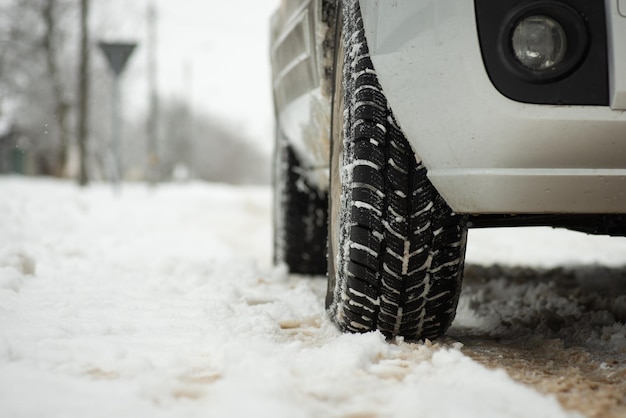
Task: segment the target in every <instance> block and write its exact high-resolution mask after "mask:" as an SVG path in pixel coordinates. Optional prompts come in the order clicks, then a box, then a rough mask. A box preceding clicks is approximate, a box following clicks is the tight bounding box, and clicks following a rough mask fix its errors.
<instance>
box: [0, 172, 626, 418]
mask: <svg viewBox="0 0 626 418" xmlns="http://www.w3.org/2000/svg"><path fill="white" fill-rule="evenodd" d="M0 196H1V198H0V416H2V417H41V416H46V417H111V416H115V417H118V418H119V417H140V416H145V417H160V416H163V417H185V418H187V417H204V416H206V417H244V416H251V417H263V416H267V417H272V418H276V417H289V418H292V417H352V418H355V417H460V416H462V417H481V418H484V417H532V418H537V417H551V418H554V417H568V416H577V413H576V412H571V411H570V412H568V411H566V410H565V409H563V406H561V405H562V404H563V405H565V406H567V407H569V408H574V409H579V410H583V411H585V414H587V415H589V416H593V415H594V414H595V412H593V411H591V412H588V410H585V409H581V408H580V406H578V405H577V404H576V403H575V402H574V403H571V402H568V401H567V399H569V398H567V397H564V396H562V393H561V392H563V391H562V390H561V389H562V388H559V387H557V388H556V389H554V386H555V385H557V384H558V382H563V379H565V377H564V378H563V379H561V380H559V378H560V377H561V376H560V375H559V373H565V372H566V371H567V370H568V369H567V364H569V363H568V362H569V360H567V359H564V357H563V356H567V355H574V354H576V355H579V356H580V357H581V358H583V357H584V359H583V360H584V362H583V363H574V364H573V365H572V367H573V368H574V369H576V368H577V367H578V370H580V368H581V367H582V366H580V365H581V364H584V367H587V368H593V367H596V369H597V370H586V371H585V370H583V372H585V373H586V374H585V373H581V374H580V375H576V376H578V378H579V380H580V379H583V380H584V379H593V378H594V376H596V375H598V376H600V377H599V378H598V379H599V380H598V381H600V380H602V379H604V380H602V381H603V382H604V383H606V384H607V385H609V386H610V388H611V390H613V392H612V393H613V397H612V398H607V399H608V400H607V401H606V402H607V403H608V406H606V407H605V408H604V409H601V410H600V411H601V412H602V413H606V412H607V411H611V412H615V411H623V409H622V410H620V409H619V407H620V405H621V406H624V398H625V396H626V392H624V391H623V389H624V387H623V386H620V382H623V381H624V379H623V378H621V377H620V376H622V377H623V373H624V371H623V369H624V357H625V354H624V353H625V352H626V340H625V338H624V335H625V330H626V328H625V327H624V320H625V319H626V296H619V295H620V294H621V295H624V294H626V292H624V284H626V278H625V277H623V276H624V270H623V269H621V266H622V265H623V264H624V260H626V240H619V239H610V238H605V237H586V236H584V235H581V234H575V233H570V232H567V231H551V230H545V229H538V230H530V231H520V232H515V233H513V232H512V231H499V232H498V233H492V232H489V231H471V233H470V241H469V242H470V244H469V249H468V262H469V263H470V264H472V265H471V266H470V267H469V269H468V280H467V282H466V288H465V289H464V293H463V296H462V299H461V304H460V309H459V314H458V317H457V320H456V322H455V324H454V326H453V328H452V329H451V331H450V333H449V336H448V337H446V338H444V339H443V340H442V341H439V342H437V343H432V344H431V343H426V344H421V343H413V342H405V341H402V340H394V341H385V339H384V338H383V337H382V336H381V335H380V334H378V333H370V334H366V335H342V334H341V333H339V332H338V331H337V330H336V329H335V328H334V327H333V326H332V324H330V323H329V322H328V320H327V319H326V317H325V315H324V312H323V295H324V292H325V283H324V280H323V278H314V279H305V278H300V277H295V276H290V275H288V274H286V272H285V271H284V270H283V269H281V268H275V267H272V266H271V263H270V256H271V223H270V218H271V216H270V206H271V197H270V191H269V189H267V188H241V187H239V188H232V187H228V186H221V185H210V184H202V183H188V184H171V185H165V186H159V187H157V188H154V189H151V188H149V187H147V186H143V185H125V186H124V187H123V189H122V190H121V191H120V192H119V193H116V192H113V191H112V190H111V189H110V188H109V186H106V185H95V186H93V187H91V188H89V189H86V190H80V189H78V188H77V187H75V186H74V185H73V184H70V183H67V182H58V181H52V180H26V179H21V178H3V179H0ZM494 262H499V263H502V264H508V265H513V266H514V265H522V266H529V267H538V266H539V267H546V268H550V267H555V266H559V265H565V266H571V265H572V264H577V265H580V264H582V265H584V266H586V267H580V266H579V267H576V268H574V267H570V268H569V270H568V269H565V270H558V269H557V270H554V269H553V270H536V269H533V270H529V269H525V270H524V269H519V268H517V269H512V268H511V269H509V268H500V269H498V268H493V267H489V268H487V267H481V266H480V265H483V266H487V265H490V264H491V263H494ZM594 263H600V264H601V265H602V266H604V267H598V266H594ZM538 272H539V273H538ZM535 276H537V277H535ZM592 276H593V277H592ZM596 276H598V277H599V278H600V279H601V280H600V281H597V280H595V281H594V280H591V279H594V278H595V277H596ZM555 277H556V278H559V279H558V280H555ZM535 278H536V279H537V280H534V279H535ZM486 279H489V280H486ZM620 279H624V280H623V281H620ZM592 282H593V283H600V284H601V286H598V285H596V286H595V287H594V286H593V285H592ZM622 283H623V284H622ZM605 285H606V286H605ZM572 289H575V290H576V292H570V293H568V294H566V293H567V292H568V291H570V290H572ZM577 292H578V293H577ZM592 295H597V297H595V296H594V297H592ZM499 347H502V349H500V348H499ZM529 353H531V354H529ZM532 353H538V354H540V355H541V356H543V357H540V358H538V357H537V356H535V355H534V354H532ZM533 359H534V360H535V361H536V362H535V363H532V361H531V360H533ZM541 359H545V362H543V363H542V361H543V360H541ZM603 359H610V361H608V360H607V361H604V360H603ZM550 362H551V363H550ZM481 363H482V364H485V365H486V366H488V367H485V366H483V365H482V364H481ZM518 366H519V367H518ZM531 366H532V367H531ZM494 367H495V368H506V369H507V371H508V373H509V374H510V375H512V376H514V377H515V378H516V379H517V380H518V381H522V382H526V383H529V384H531V385H533V386H532V387H531V386H525V385H522V384H521V383H517V382H516V381H514V380H513V379H512V378H511V377H510V376H509V374H507V372H505V371H504V370H502V369H494ZM533 367H534V369H533ZM516 372H519V373H516ZM526 372H527V373H526ZM541 373H544V375H545V376H546V378H547V377H550V376H552V377H553V378H554V379H553V383H554V385H552V386H551V387H543V386H542V385H541V384H538V383H537V382H536V381H533V376H535V377H536V376H539V375H541ZM594 373H595V374H594ZM620 373H621V375H620ZM611 376H612V377H611ZM616 376H617V377H616ZM611 379H613V380H611ZM535 380H537V379H535ZM539 380H541V381H542V382H543V381H545V380H546V379H544V378H543V377H541V376H540V378H539ZM611 382H613V383H611ZM597 387H598V385H596V388H597ZM600 389H601V390H602V389H603V387H601V385H600ZM539 390H541V391H544V392H549V393H555V394H556V395H558V396H559V398H558V399H559V400H561V403H559V402H558V400H557V397H556V396H555V395H544V394H541V393H540V392H539ZM587 395H588V394H587ZM587 395H585V394H583V395H580V396H587ZM620 396H621V398H620ZM620 402H621V404H620ZM583 403H584V402H583Z"/></svg>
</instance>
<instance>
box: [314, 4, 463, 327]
mask: <svg viewBox="0 0 626 418" xmlns="http://www.w3.org/2000/svg"><path fill="white" fill-rule="evenodd" d="M343 4H344V6H343V8H344V9H343V16H345V17H344V18H343V23H339V24H338V27H339V28H340V29H341V32H342V34H340V35H339V42H338V43H339V44H338V46H337V67H336V68H337V70H336V76H335V94H334V99H333V129H332V130H333V132H332V142H333V145H332V148H331V150H332V151H331V164H330V165H331V185H330V206H329V207H330V209H329V213H330V215H329V217H330V222H329V257H328V258H329V263H328V264H329V285H328V292H327V297H326V307H327V309H328V312H329V315H330V317H331V319H332V320H333V321H334V322H335V323H336V324H337V325H338V326H339V328H340V329H342V330H345V331H350V332H368V331H371V330H376V329H378V330H380V331H381V332H382V333H383V334H385V335H387V336H390V337H391V336H404V337H406V338H409V339H425V338H429V339H433V338H436V337H438V336H440V335H441V334H443V333H444V332H445V331H446V330H447V328H448V327H449V326H450V324H451V322H452V320H453V319H454V315H455V312H456V306H457V303H458V297H459V294H460V290H461V279H462V271H463V264H464V258H465V242H466V237H467V227H466V223H465V219H464V217H462V216H459V215H456V214H454V213H453V212H452V210H451V209H450V208H449V207H448V205H447V204H446V202H445V201H444V200H443V199H442V198H441V196H440V195H439V194H438V192H437V191H436V190H435V188H434V187H433V185H432V184H431V183H430V181H429V180H428V178H427V176H426V168H425V167H424V166H423V165H422V164H421V163H420V162H418V161H417V160H416V157H415V154H414V152H413V150H412V149H411V146H410V145H409V143H408V142H407V140H406V138H405V137H404V135H403V134H402V132H401V130H400V128H399V127H398V126H397V124H396V122H395V120H394V118H393V115H392V113H391V110H390V109H389V107H388V104H387V100H386V98H385V96H384V94H383V92H382V88H381V86H380V84H379V82H378V78H377V76H376V74H375V72H374V68H373V65H372V61H371V59H370V57H369V52H368V47H367V44H366V42H365V36H364V32H363V24H362V18H361V14H360V10H359V8H358V7H359V6H358V2H357V1H352V0H350V1H344V2H343ZM344 51H345V53H344ZM344 103H345V105H344Z"/></svg>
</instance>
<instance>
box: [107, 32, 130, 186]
mask: <svg viewBox="0 0 626 418" xmlns="http://www.w3.org/2000/svg"><path fill="white" fill-rule="evenodd" d="M98 45H99V46H100V50H101V51H102V52H103V53H104V55H105V57H106V58H107V61H108V63H109V67H110V68H111V71H112V72H113V87H112V92H111V97H112V105H111V106H112V109H111V114H112V119H111V132H112V135H111V136H112V147H113V159H114V162H113V167H112V170H111V172H112V173H111V174H112V175H111V178H112V180H113V183H114V184H115V185H119V183H120V181H121V177H122V152H121V144H120V142H121V138H120V136H121V135H120V130H121V117H120V115H121V112H120V75H121V74H122V72H123V71H124V67H125V66H126V63H127V61H128V58H130V56H131V54H132V53H133V50H134V49H135V47H136V46H137V44H136V43H121V42H116V43H110V42H100V43H99V44H98Z"/></svg>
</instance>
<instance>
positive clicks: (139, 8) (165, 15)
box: [91, 0, 278, 148]
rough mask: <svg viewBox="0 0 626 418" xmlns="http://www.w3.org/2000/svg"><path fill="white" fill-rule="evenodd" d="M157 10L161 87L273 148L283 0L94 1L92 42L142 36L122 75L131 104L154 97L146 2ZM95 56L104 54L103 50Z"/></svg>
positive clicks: (140, 107)
mask: <svg viewBox="0 0 626 418" xmlns="http://www.w3.org/2000/svg"><path fill="white" fill-rule="evenodd" d="M150 1H154V3H155V5H156V6H157V10H158V21H157V27H158V35H157V44H158V47H157V48H158V86H159V90H160V91H161V93H162V94H163V95H166V96H167V95H174V96H178V97H181V98H184V99H185V100H189V101H190V102H191V103H192V106H193V109H194V110H195V111H196V112H209V113H211V114H213V115H216V116H218V117H220V118H223V119H225V121H226V122H227V123H229V124H231V125H233V126H236V127H237V128H238V129H241V130H242V131H243V132H244V133H245V134H246V136H248V137H249V138H251V139H253V140H257V139H258V141H260V142H262V143H263V145H264V148H270V147H271V139H272V136H273V134H272V132H273V122H272V110H271V109H272V104H271V93H270V92H271V89H270V76H269V74H270V71H269V18H270V15H271V13H272V12H273V11H274V10H275V9H276V8H277V6H278V0H228V1H223V0H176V1H173V0H134V1H132V2H130V1H128V0H110V1H107V2H103V1H98V2H96V1H94V2H92V10H91V17H92V20H93V22H94V24H93V27H94V32H95V33H96V34H94V38H96V39H94V41H95V42H97V41H99V40H109V41H114V40H124V41H128V40H134V41H137V42H138V43H139V46H138V48H137V49H136V51H135V53H134V55H133V56H132V57H131V59H130V61H129V63H128V67H127V68H126V72H125V74H124V78H123V92H124V95H125V100H124V101H125V104H126V109H128V111H133V112H134V111H137V112H142V111H144V110H145V109H146V108H147V104H148V83H147V56H148V55H147V49H146V40H147V32H148V29H147V24H146V16H147V7H148V4H149V3H150ZM96 55H98V56H97V57H96V58H95V59H97V60H100V59H102V57H101V56H99V54H96Z"/></svg>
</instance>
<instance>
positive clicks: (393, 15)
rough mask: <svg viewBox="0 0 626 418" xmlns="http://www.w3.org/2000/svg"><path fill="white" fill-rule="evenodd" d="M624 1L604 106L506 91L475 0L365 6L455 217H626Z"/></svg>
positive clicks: (613, 20) (413, 134) (379, 66)
mask: <svg viewBox="0 0 626 418" xmlns="http://www.w3.org/2000/svg"><path fill="white" fill-rule="evenodd" d="M618 4H621V3H618V1H617V0H613V1H607V9H608V11H607V27H608V31H609V34H608V38H609V80H610V86H609V87H610V97H611V106H612V107H611V106H606V107H602V106H555V105H534V104H526V103H520V102H516V101H513V100H510V99H508V98H506V97H504V96H503V95H502V94H500V93H499V92H498V91H497V90H496V89H495V88H494V86H493V84H492V83H491V81H490V80H489V77H488V75H487V73H486V71H485V67H484V65H483V61H482V56H481V51H480V46H479V42H478V35H477V28H476V19H475V14H474V6H473V2H468V1H465V0H449V1H446V2H434V1H415V0H398V1H396V2H369V1H361V8H362V12H363V16H364V25H365V30H366V36H367V37H368V44H369V47H370V53H371V55H372V60H373V62H374V66H375V67H376V70H377V72H378V75H379V79H380V82H381V85H382V86H383V89H384V91H385V93H386V95H387V98H388V100H389V103H390V105H391V107H392V109H393V110H394V114H395V116H396V118H397V120H398V122H399V124H400V126H401V127H402V129H403V130H404V132H405V134H406V135H407V138H408V139H409V142H410V143H411V145H412V146H413V147H414V150H415V151H416V154H417V155H418V158H420V159H421V160H422V161H423V162H424V164H425V165H426V167H427V168H428V169H429V176H430V178H431V181H432V182H433V184H434V185H435V187H436V188H437V189H438V190H439V192H440V193H441V195H442V196H443V197H444V199H445V200H446V201H447V202H448V204H449V205H450V206H451V207H452V208H453V209H454V210H455V211H457V212H460V213H474V214H480V213H626V195H625V193H626V112H625V111H624V109H625V108H626V103H624V99H623V98H624V97H625V96H624V94H626V57H625V56H624V48H623V47H617V46H616V45H615V43H616V42H617V40H618V39H620V38H617V37H615V36H614V34H619V33H623V31H624V30H626V16H622V15H621V14H619V10H618ZM621 39H624V38H623V37H622V38H621ZM614 51H617V52H614Z"/></svg>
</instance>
